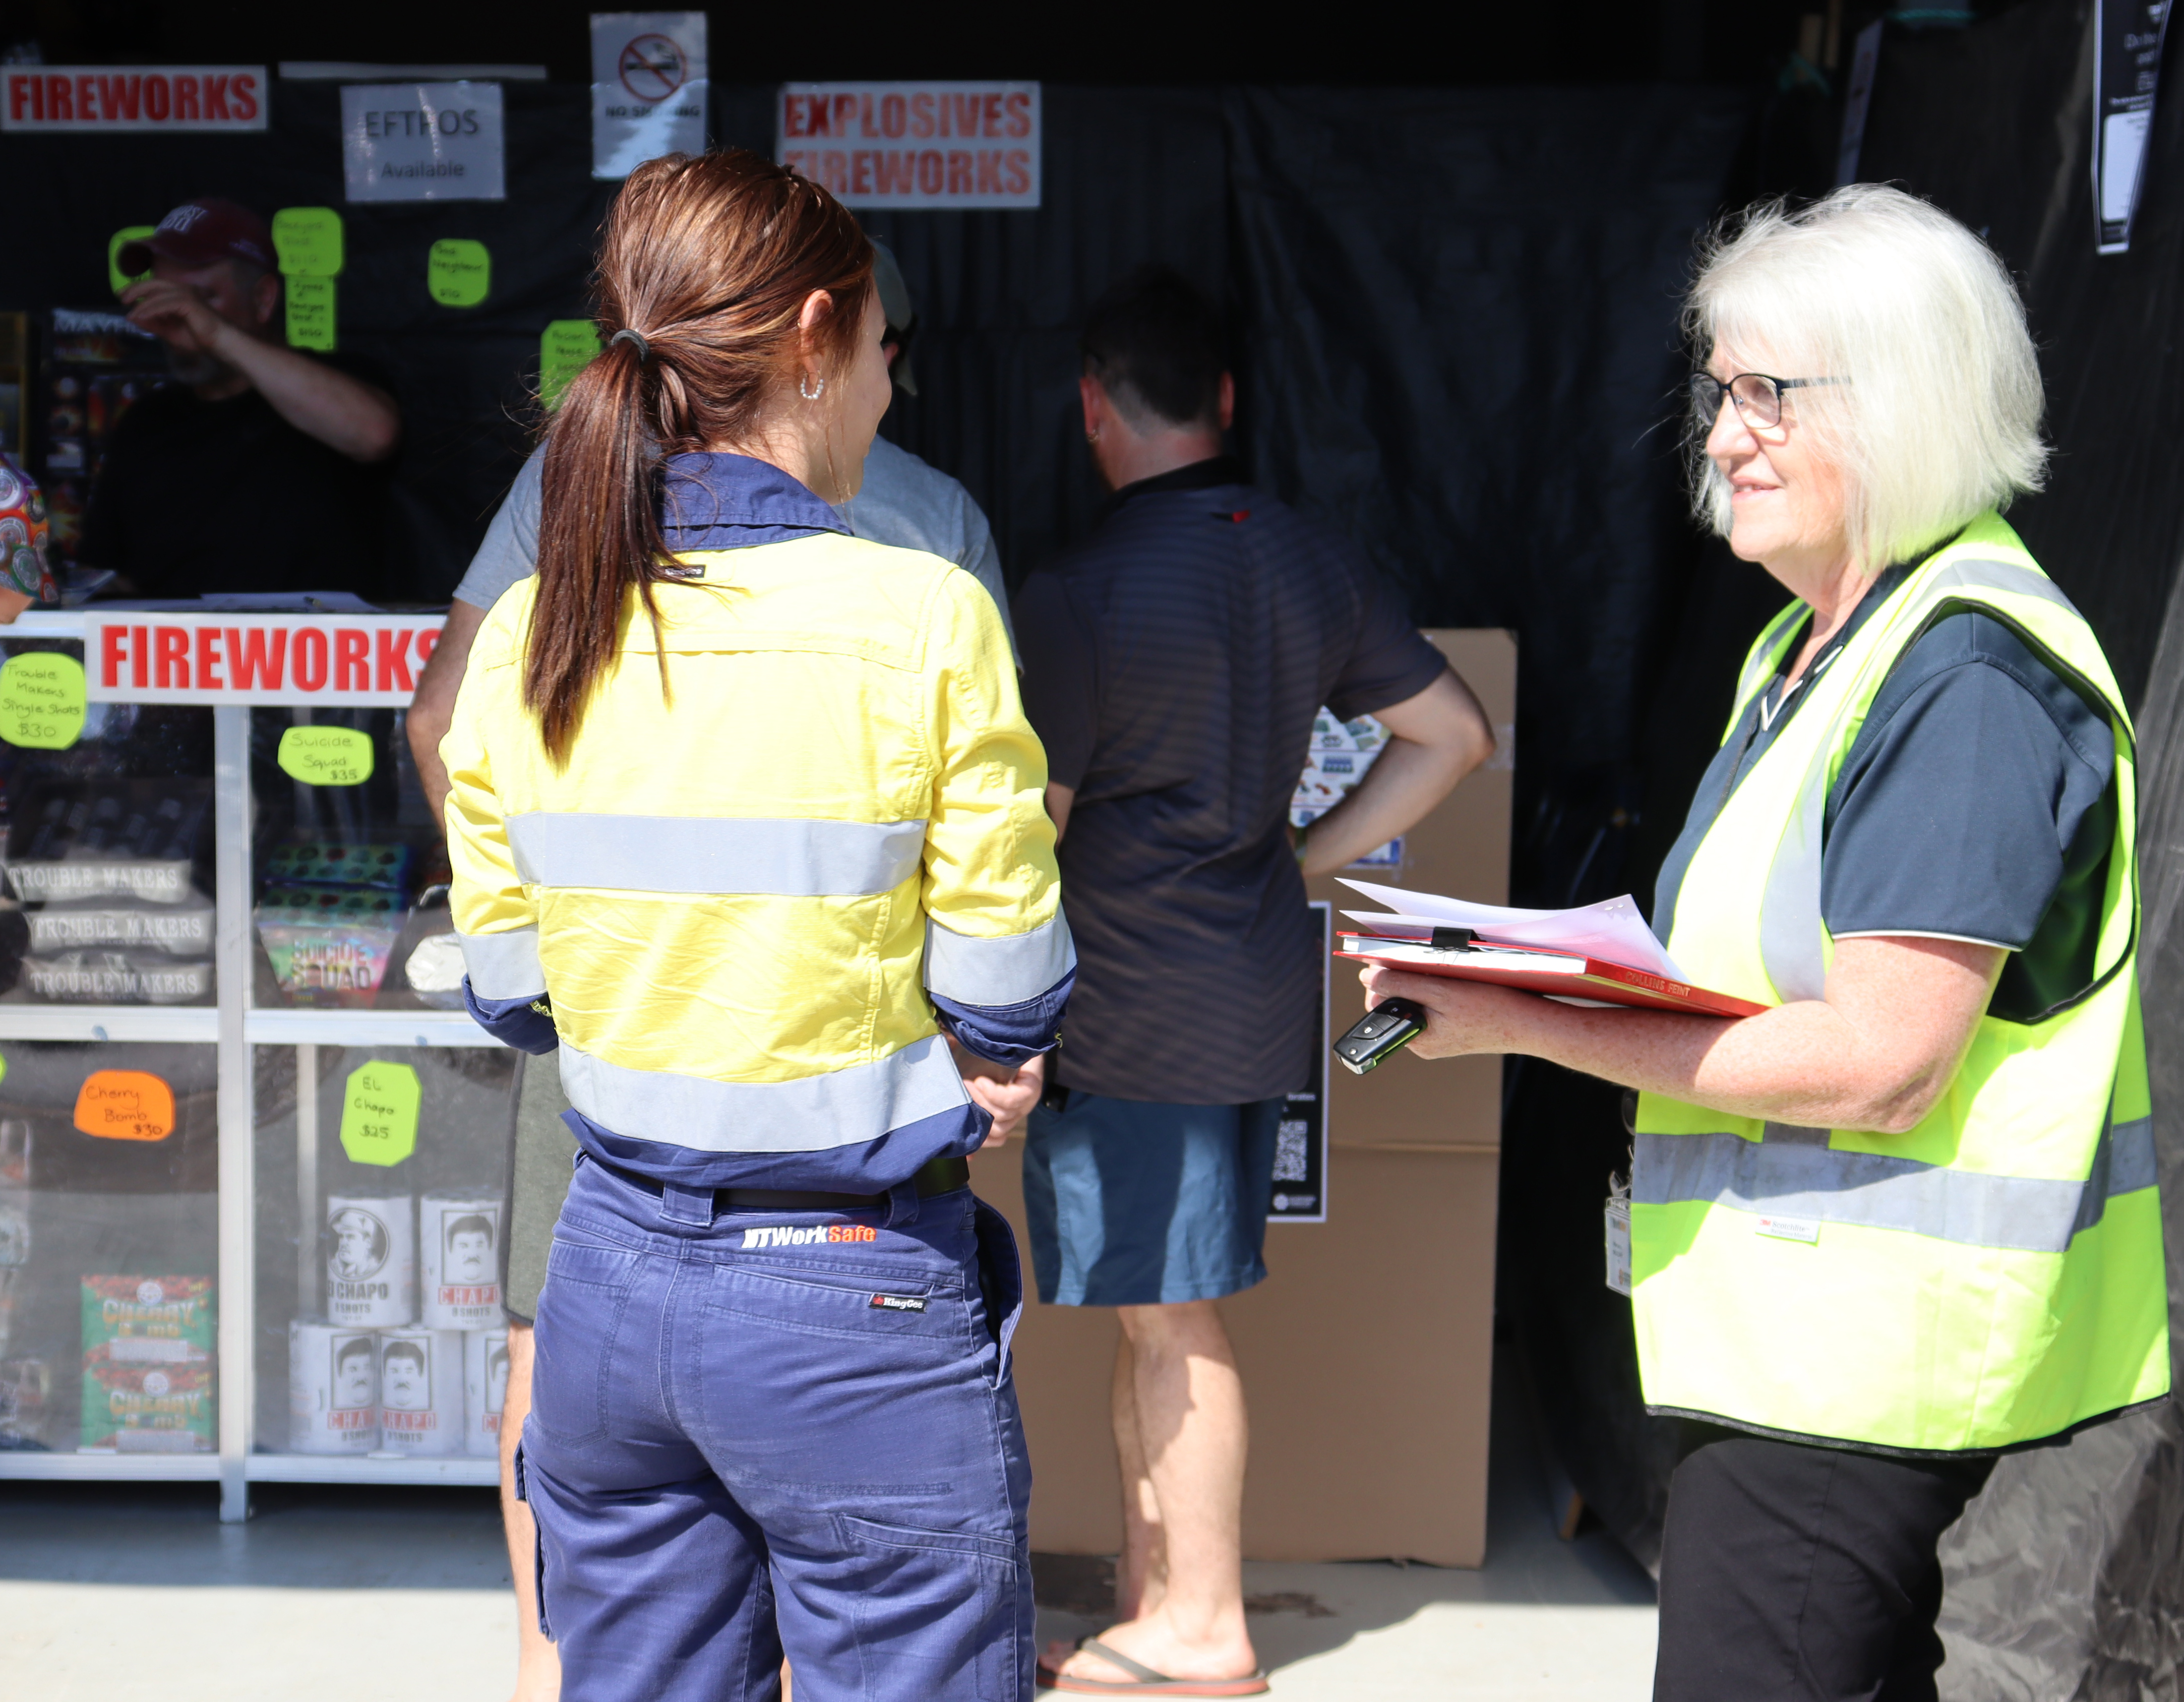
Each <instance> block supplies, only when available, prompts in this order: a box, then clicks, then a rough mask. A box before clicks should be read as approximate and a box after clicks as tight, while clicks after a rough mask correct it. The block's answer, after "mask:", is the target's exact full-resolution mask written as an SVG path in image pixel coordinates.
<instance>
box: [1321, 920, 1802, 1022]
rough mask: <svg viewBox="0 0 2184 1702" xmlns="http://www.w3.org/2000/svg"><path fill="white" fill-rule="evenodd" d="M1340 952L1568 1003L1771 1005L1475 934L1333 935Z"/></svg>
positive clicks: (1740, 1008)
mask: <svg viewBox="0 0 2184 1702" xmlns="http://www.w3.org/2000/svg"><path fill="white" fill-rule="evenodd" d="M1335 946H1336V950H1335V953H1334V955H1335V956H1336V957H1350V958H1354V959H1356V960H1357V962H1359V963H1385V965H1387V967H1388V968H1390V969H1407V970H1409V971H1411V972H1412V974H1420V975H1440V976H1445V977H1446V978H1447V979H1450V980H1453V981H1490V982H1492V983H1493V984H1494V985H1496V986H1502V987H1518V988H1521V989H1522V990H1523V991H1525V992H1528V993H1544V994H1545V995H1546V996H1547V997H1549V998H1551V999H1560V1000H1562V1001H1563V1002H1565V1003H1569V1004H1585V1005H1630V1006H1633V1007H1636V1008H1638V1009H1641V1010H1648V1011H1683V1012H1685V1013H1695V1014H1697V1015H1699V1016H1705V1017H1756V1016H1758V1015H1759V1014H1760V1013H1762V1012H1763V1011H1765V1010H1767V1009H1768V1008H1769V1007H1768V1006H1765V1005H1755V1004H1753V1003H1752V1001H1751V1000H1749V999H1738V998H1732V997H1731V996H1730V995H1729V994H1727V993H1715V992H1709V991H1708V990H1707V989H1706V988H1704V987H1693V986H1690V985H1686V984H1685V983H1684V982H1682V981H1671V980H1669V979H1666V978H1665V977H1663V976H1660V975H1656V974H1652V972H1651V971H1650V970H1646V969H1633V968H1630V966H1629V965H1628V964H1624V963H1609V962H1607V960H1606V959H1605V958H1601V957H1580V956H1579V955H1577V954H1576V953H1575V952H1571V951H1541V950H1540V949H1539V948H1538V947H1537V946H1505V945H1497V944H1496V943H1495V942H1494V941H1493V940H1484V939H1474V940H1473V941H1472V943H1471V944H1469V945H1468V946H1435V945H1433V944H1431V943H1430V942H1429V941H1428V940H1395V939H1389V938H1386V937H1384V936H1382V935H1372V934H1338V935H1335Z"/></svg>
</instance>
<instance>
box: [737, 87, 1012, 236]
mask: <svg viewBox="0 0 2184 1702" xmlns="http://www.w3.org/2000/svg"><path fill="white" fill-rule="evenodd" d="M775 118H776V125H775V128H776V131H777V135H778V137H779V138H780V139H779V142H778V149H779V151H778V154H777V157H778V158H779V159H780V161H781V163H782V164H783V165H788V166H793V167H794V168H795V169H796V170H799V171H800V172H802V173H803V174H804V175H805V176H806V177H809V178H810V179H811V181H813V182H815V183H819V184H823V185H824V186H825V187H827V189H829V190H831V191H833V193H834V195H835V196H836V198H838V199H839V200H840V201H841V203H842V204H843V205H844V206H845V207H901V208H917V207H1020V208H1025V209H1030V208H1035V207H1037V206H1038V205H1039V85H1038V84H1037V83H983V82H981V83H963V82H945V83H928V82H916V83H788V84H786V85H784V86H783V88H782V91H781V96H780V109H779V111H778V112H777V114H775Z"/></svg>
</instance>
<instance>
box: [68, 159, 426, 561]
mask: <svg viewBox="0 0 2184 1702" xmlns="http://www.w3.org/2000/svg"><path fill="white" fill-rule="evenodd" d="M117 259H118V260H119V263H120V267H121V270H122V271H124V272H128V273H135V272H142V271H149V272H150V273H151V276H149V277H147V278H144V279H142V281H140V282H136V283H134V284H131V286H130V287H129V288H128V289H127V290H125V291H124V292H123V293H122V298H121V299H122V300H123V301H124V302H125V303H126V304H128V308H129V317H130V319H131V321H133V322H134V323H135V324H136V325H138V326H142V328H143V329H145V330H146V331H148V332H151V333H152V334H153V336H155V337H157V338H159V339H160V340H161V341H162V342H164V343H165V344H166V345H167V358H168V366H169V369H170V371H171V372H172V374H173V377H174V379H175V382H173V383H170V384H168V385H165V386H164V387H162V388H159V389H158V390H155V391H154V392H153V393H152V394H150V395H149V396H147V397H146V398H145V399H143V400H142V401H141V402H139V403H137V404H136V405H135V406H134V407H133V408H131V410H129V412H128V414H127V415H125V416H124V417H123V419H122V421H121V423H120V425H119V426H118V427H116V428H115V430H114V437H113V438H112V440H111V442H110V443H109V444H108V447H107V450H106V455H105V459H104V461H103V464H102V466H101V467H100V470H99V473H98V477H97V483H95V484H94V485H93V487H92V494H91V502H90V505H89V511H88V512H87V513H86V516H85V517H84V538H83V549H82V560H83V561H84V563H85V565H86V566H91V567H104V568H111V569H113V570H114V572H117V573H119V574H120V575H121V577H122V578H123V580H124V581H125V582H126V583H125V587H124V589H128V590H132V591H135V592H136V593H139V594H143V595H147V596H163V597H191V596H198V595H200V594H204V593H206V592H212V591H309V590H363V589H367V588H368V587H369V585H370V582H371V581H372V580H373V579H374V578H376V577H377V575H378V572H379V571H380V560H379V557H380V552H381V532H382V522H383V515H384V510H385V505H386V491H385V482H384V478H383V477H382V475H381V474H380V473H378V472H373V471H372V469H373V468H375V467H376V466H378V464H380V463H382V462H384V461H385V460H387V458H388V457H389V456H390V455H393V453H394V449H395V445H396V444H397V443H398V441H399V440H400V438H401V433H402V424H401V416H399V414H398V413H397V412H396V410H395V406H394V399H393V397H391V396H389V395H388V394H387V393H386V391H384V390H382V389H381V388H379V387H378V386H377V385H376V384H373V383H370V382H368V381H367V380H365V378H363V377H359V375H358V374H357V373H356V372H354V371H345V370H343V366H344V364H345V363H340V362H337V361H332V360H321V359H320V358H318V357H316V356H315V355H310V354H304V353H302V352H300V351H298V350H297V349H290V348H289V347H287V343H285V342H284V341H283V340H282V338H281V332H280V331H279V330H278V329H277V328H276V327H277V326H278V323H279V321H280V318H281V275H280V273H279V271H277V270H276V265H275V260H274V254H273V239H272V237H271V234H270V232H268V231H267V230H266V228H265V220H263V219H261V218H259V216H258V215H256V214H255V213H253V212H252V211H251V210H250V209H248V208H247V207H239V206H237V204H235V203H234V202H232V201H221V200H215V199H212V198H203V199H200V200H196V201H186V202H184V203H183V204H181V206H179V207H177V208H175V210H174V211H173V212H171V213H170V214H168V215H167V216H166V217H165V218H164V219H162V220H160V221H159V228H158V229H157V230H156V231H154V232H153V233H152V235H151V236H150V237H147V238H145V239H144V240H143V241H142V242H136V243H128V244H126V245H125V246H124V247H123V248H122V249H121V252H120V254H119V256H117Z"/></svg>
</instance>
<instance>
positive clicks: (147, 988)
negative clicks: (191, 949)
mask: <svg viewBox="0 0 2184 1702" xmlns="http://www.w3.org/2000/svg"><path fill="white" fill-rule="evenodd" d="M34 913H35V912H34ZM23 981H24V985H25V986H27V987H28V988H29V989H30V991H31V997H32V998H33V999H36V1000H38V1001H39V1002H42V1003H47V1004H93V1005H195V1004H204V1003H207V1002H209V1001H210V1000H211V998H212V995H213V966H212V963H211V962H210V961H209V960H207V961H205V962H203V963H179V962H177V961H176V960H175V958H173V957H170V956H168V955H167V953H165V952H164V951H63V952H60V953H58V955H56V956H54V957H25V958H24V959H23Z"/></svg>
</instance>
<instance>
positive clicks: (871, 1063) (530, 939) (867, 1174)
mask: <svg viewBox="0 0 2184 1702" xmlns="http://www.w3.org/2000/svg"><path fill="white" fill-rule="evenodd" d="M709 459H724V458H709ZM671 536H672V534H671ZM679 559H680V560H682V561H683V562H685V563H686V564H687V565H688V566H691V567H694V568H699V569H701V570H702V572H703V575H704V577H703V578H701V579H696V580H693V581H690V582H688V583H674V584H666V585H661V586H659V587H657V588H656V589H655V596H656V598H657V600H658V604H659V608H660V629H661V636H660V643H661V645H663V646H664V650H665V658H664V662H663V661H662V659H661V657H660V656H658V655H657V654H655V639H654V634H653V629H652V625H651V622H649V620H648V619H647V618H646V617H645V615H644V613H643V608H642V605H641V604H640V602H639V601H638V598H637V596H636V595H635V594H634V593H632V594H631V596H630V598H629V600H628V603H627V606H626V607H625V609H624V611H623V615H622V620H621V634H620V655H619V656H618V657H617V658H616V661H615V663H614V665H613V667H611V668H610V671H609V672H608V673H607V674H606V675H605V677H604V679H603V680H602V682H601V684H600V685H599V689H598V690H597V691H596V692H595V694H594V695H593V698H592V700H591V702H590V703H589V705H588V706H587V708H586V710H585V712H584V716H583V719H582V725H581V728H580V729H579V731H578V733H577V739H576V743H575V745H574V748H573V749H572V751H571V756H570V760H569V762H568V763H567V765H566V767H561V768H557V767H555V766H554V763H553V762H552V761H551V760H550V759H549V757H548V756H547V754H546V751H545V749H544V746H543V744H542V742H541V740H540V738H539V733H538V722H537V720H536V719H535V717H533V716H532V714H531V713H530V712H529V711H527V710H526V708H525V707H524V706H523V703H522V696H521V690H522V674H523V654H524V644H525V635H526V631H527V628H528V624H529V621H530V618H531V613H532V606H533V603H534V600H535V599H534V588H535V585H536V581H535V580H534V581H530V582H526V583H523V584H521V585H519V586H517V587H515V589H512V590H510V592H509V593H508V594H506V595H505V596H504V597H503V598H502V599H501V600H499V603H498V604H496V605H494V608H493V611H492V613H491V614H490V615H489V616H488V617H487V619H486V622H485V624H484V626H483V628H482V630H481V631H480V633H479V635H478V639H477V642H476V648H475V649H474V650H473V651H472V654H471V661H470V665H469V669H468V672H467V674H466V676H465V680H464V684H463V688H462V692H461V695H460V699H459V700H458V702H457V705H456V708H455V714H454V723H453V725H452V727H451V728H450V730H449V732H448V736H447V739H445V741H444V742H443V745H442V746H441V756H442V758H443V761H444V762H446V764H447V767H448V777H449V779H450V782H451V785H452V790H450V792H449V794H448V810H447V818H448V851H449V856H450V858H451V860H452V862H453V864H454V899H453V903H454V921H455V926H456V929H458V931H459V932H460V935H462V940H463V946H464V951H465V962H466V965H467V968H468V971H469V977H468V979H469V985H470V991H471V996H472V1008H473V1010H474V1011H475V1012H476V1013H478V1014H479V1015H480V1017H481V1019H482V1020H484V1021H486V1022H487V1026H488V1027H489V1028H498V1027H499V1025H500V1024H499V1021H498V1020H497V1019H515V1018H521V1019H527V1020H530V1021H532V1022H535V1021H536V1020H537V1018H536V1017H535V1015H533V1013H532V1007H533V1005H534V1002H537V1001H538V1000H539V999H540V998H541V997H542V996H543V998H544V1000H545V1001H546V1002H547V1003H549V1005H550V1013H551V1018H552V1023H553V1026H554V1029H555V1030H558V1035H559V1041H560V1068H561V1079H562V1082H563V1085H564V1086H565V1090H566V1091H567V1094H568V1097H569V1102H570V1103H571V1105H572V1106H573V1107H574V1108H575V1109H576V1111H577V1113H578V1114H579V1118H580V1119H581V1122H582V1125H583V1126H582V1127H581V1128H580V1129H579V1130H578V1135H579V1138H580V1139H582V1141H584V1143H585V1145H586V1146H587V1147H590V1148H592V1149H593V1151H594V1152H595V1155H596V1156H599V1157H601V1158H605V1159H606V1160H607V1161H608V1162H610V1163H615V1164H617V1165H619V1166H621V1167H622V1168H625V1169H635V1170H638V1171H639V1172H641V1173H643V1174H646V1175H652V1176H655V1177H656V1178H658V1179H660V1180H673V1181H676V1182H678V1183H681V1184H684V1185H687V1186H716V1187H717V1186H737V1185H748V1186H777V1187H788V1186H796V1187H827V1188H835V1189H841V1190H845V1191H877V1190H879V1189H882V1188H884V1187H888V1186H892V1185H893V1184H894V1183H895V1182H897V1181H900V1180H904V1179H905V1178H907V1177H908V1176H910V1175H911V1174H913V1173H914V1172H915V1171H916V1170H917V1169H918V1168H919V1167H920V1166H921V1165H922V1164H923V1163H926V1162H927V1161H928V1159H931V1158H937V1157H944V1156H950V1155H955V1154H961V1153H964V1152H969V1151H971V1150H972V1149H973V1148H975V1147H977V1146H978V1142H979V1141H980V1140H981V1139H983V1136H984V1133H985V1130H986V1129H987V1127H988V1123H987V1120H986V1119H985V1116H984V1114H983V1113H981V1112H978V1111H977V1110H976V1109H975V1108H973V1107H972V1106H971V1104H970V1103H969V1102H968V1100H967V1097H966V1095H965V1093H964V1091H963V1087H962V1084H961V1080H960V1078H959V1076H958V1074H957V1073H956V1069H955V1067H954V1065H953V1063H951V1061H950V1055H949V1051H948V1046H947V1043H946V1041H945V1039H944V1037H943V1035H942V1034H941V1024H940V1022H939V1021H938V1020H936V1007H937V1009H938V1012H939V1016H940V1017H941V1018H945V1019H946V1020H947V1022H948V1024H949V1026H950V1029H951V1030H952V1031H954V1032H955V1033H956V1035H957V1037H958V1038H959V1039H960V1040H961V1041H962V1042H963V1043H964V1044H965V1045H966V1046H968V1047H970V1048H971V1049H972V1050H974V1051H978V1052H983V1053H985V1054H986V1055H988V1056H989V1057H995V1058H996V1059H998V1060H999V1061H1001V1062H1020V1061H1021V1060H1022V1058H1024V1057H1029V1056H1031V1055H1033V1054H1034V1053H1035V1052H1040V1051H1044V1050H1045V1049H1046V1048H1047V1047H1049V1046H1052V1045H1053V1043H1054V1035H1055V1030H1056V1024H1058V1022H1059V1018H1060V1013H1061V1004H1062V1002H1063V1001H1064V1000H1066V998H1067V990H1068V985H1069V983H1070V981H1071V980H1072V979H1073V975H1074V972H1075V964H1076V957H1075V953H1074V951H1073V949H1072V947H1071V945H1070V940H1069V933H1068V928H1067V924H1066V923H1065V922H1064V921H1063V919H1062V916H1061V902H1060V891H1059V886H1058V876H1057V873H1056V864H1055V852H1054V844H1055V834H1054V827H1053V824H1052V823H1051V822H1050V821H1049V819H1048V818H1047V816H1046V812H1045V784H1046V763H1045V755H1044V753H1043V752H1042V751H1041V750H1040V747H1039V742H1038V739H1036V737H1035V736H1034V734H1033V733H1032V730H1031V728H1030V727H1029V725H1028V723H1026V722H1025V720H1024V717H1023V713H1022V708H1021V706H1019V704H1018V701H1017V688H1016V676H1015V670H1014V668H1013V667H1012V665H1011V659H1010V651H1009V645H1008V641H1007V639H1006V636H1005V635H1004V633H1003V631H1002V628H1001V623H1000V618H999V617H998V615H997V614H996V612H995V607H994V605H993V602H992V600H991V599H990V598H989V596H988V595H987V594H986V593H985V591H983V589H981V588H980V587H979V585H978V583H977V581H975V580H974V579H972V578H971V577H970V576H969V575H968V574H966V573H963V572H959V571H958V570H957V569H956V567H955V566H954V565H953V564H952V563H950V562H947V561H941V560H940V559H939V558H938V557H935V556H929V555H922V554H921V553H919V552H916V551H911V550H894V549H890V548H889V547H887V546H885V545H883V544H873V543H870V542H867V541H864V540H861V539H855V538H851V537H848V536H844V535H841V534H839V533H816V532H815V533H811V534H810V535H806V536H801V537H795V538H793V539H789V540H788V541H784V542H777V543H766V544H757V545H755V546H753V547H749V548H743V549H733V550H699V551H684V552H681V553H680V555H679ZM551 1038H552V1036H551V1035H549V1036H548V1039H549V1041H550V1040H551Z"/></svg>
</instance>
